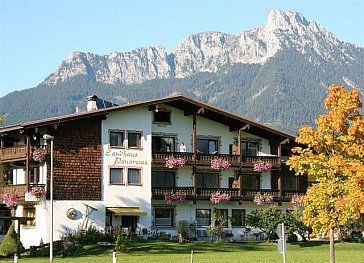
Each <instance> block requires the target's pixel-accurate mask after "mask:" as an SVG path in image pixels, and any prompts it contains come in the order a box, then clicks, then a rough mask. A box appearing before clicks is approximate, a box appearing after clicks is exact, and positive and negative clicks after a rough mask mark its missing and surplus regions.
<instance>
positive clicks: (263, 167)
mask: <svg viewBox="0 0 364 263" xmlns="http://www.w3.org/2000/svg"><path fill="white" fill-rule="evenodd" d="M272 167H273V165H272V164H271V163H265V162H257V163H255V164H254V171H256V172H264V171H269V170H270V169H272Z"/></svg>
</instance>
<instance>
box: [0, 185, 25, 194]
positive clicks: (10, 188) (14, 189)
mask: <svg viewBox="0 0 364 263" xmlns="http://www.w3.org/2000/svg"><path fill="white" fill-rule="evenodd" d="M26 192H28V186H27V185H25V184H21V185H7V186H0V195H3V194H12V195H13V194H17V195H18V196H19V197H24V196H25V193H26Z"/></svg>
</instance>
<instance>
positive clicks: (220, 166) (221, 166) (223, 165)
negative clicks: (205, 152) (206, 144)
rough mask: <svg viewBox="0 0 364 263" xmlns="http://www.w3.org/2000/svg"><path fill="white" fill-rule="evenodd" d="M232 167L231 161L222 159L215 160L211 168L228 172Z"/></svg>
mask: <svg viewBox="0 0 364 263" xmlns="http://www.w3.org/2000/svg"><path fill="white" fill-rule="evenodd" d="M230 166H231V163H230V162H229V161H225V160H221V159H215V160H211V168H213V169H216V170H226V169H229V168H230Z"/></svg>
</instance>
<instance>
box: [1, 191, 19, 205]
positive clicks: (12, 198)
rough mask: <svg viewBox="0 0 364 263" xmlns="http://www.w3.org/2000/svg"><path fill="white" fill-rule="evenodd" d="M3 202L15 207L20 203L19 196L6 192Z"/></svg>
mask: <svg viewBox="0 0 364 263" xmlns="http://www.w3.org/2000/svg"><path fill="white" fill-rule="evenodd" d="M3 203H4V204H5V205H6V206H7V207H10V208H15V207H16V206H17V205H18V203H19V196H18V195H16V194H14V195H12V194H4V197H3Z"/></svg>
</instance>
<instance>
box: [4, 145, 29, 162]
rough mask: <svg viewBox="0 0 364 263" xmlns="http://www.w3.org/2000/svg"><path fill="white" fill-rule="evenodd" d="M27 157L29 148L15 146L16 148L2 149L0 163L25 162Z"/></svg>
mask: <svg viewBox="0 0 364 263" xmlns="http://www.w3.org/2000/svg"><path fill="white" fill-rule="evenodd" d="M26 157H27V146H26V145H21V146H14V147H6V148H0V161H1V162H6V161H18V160H23V159H25V158H26Z"/></svg>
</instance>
